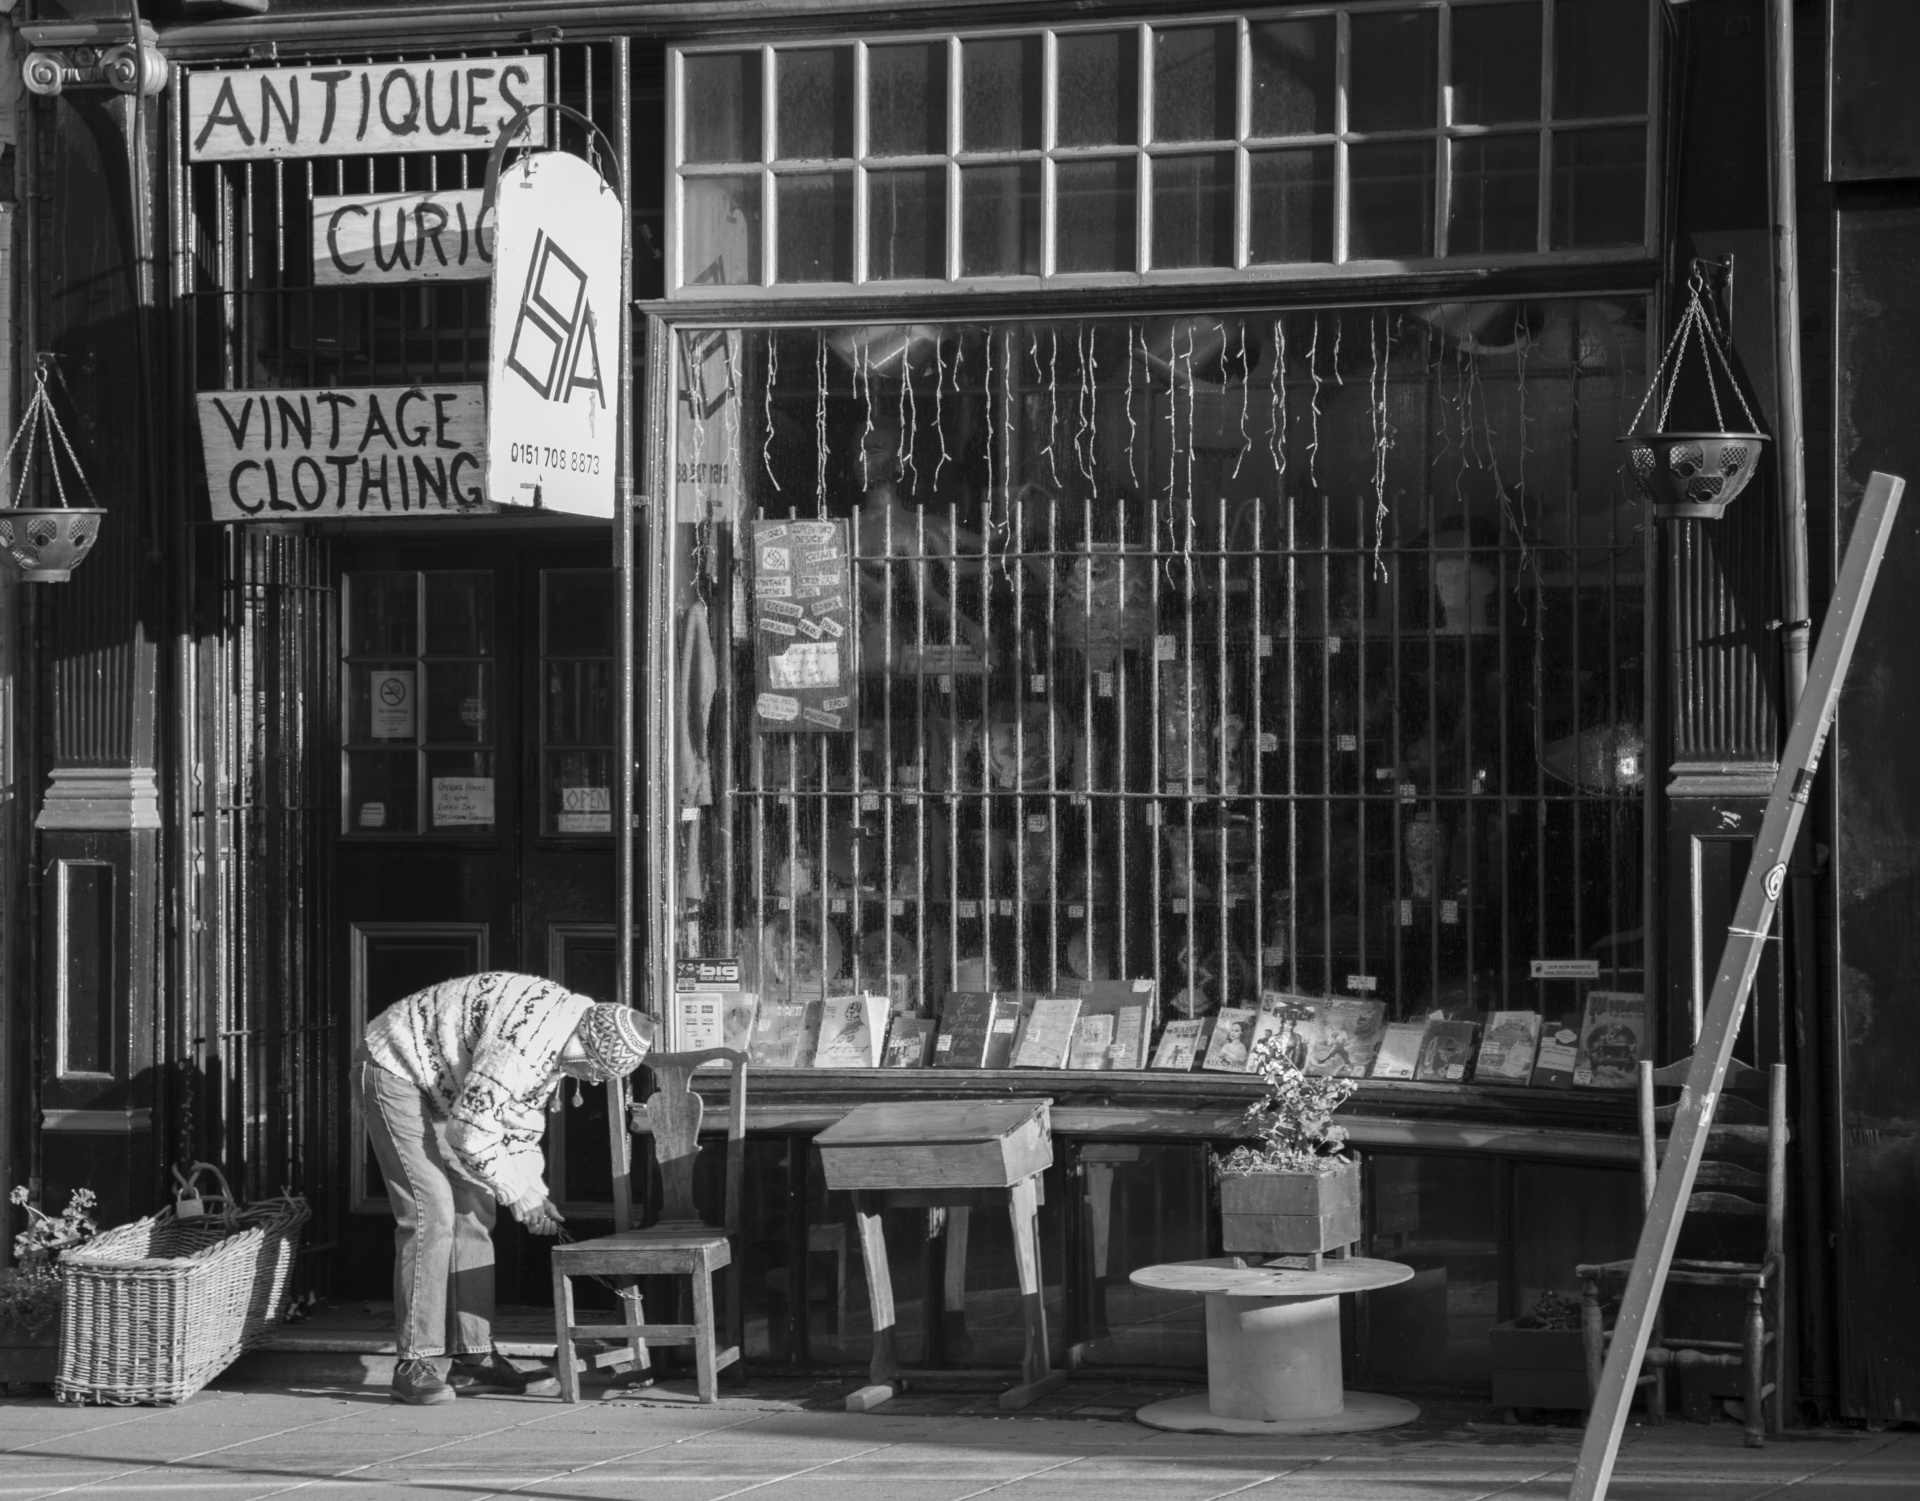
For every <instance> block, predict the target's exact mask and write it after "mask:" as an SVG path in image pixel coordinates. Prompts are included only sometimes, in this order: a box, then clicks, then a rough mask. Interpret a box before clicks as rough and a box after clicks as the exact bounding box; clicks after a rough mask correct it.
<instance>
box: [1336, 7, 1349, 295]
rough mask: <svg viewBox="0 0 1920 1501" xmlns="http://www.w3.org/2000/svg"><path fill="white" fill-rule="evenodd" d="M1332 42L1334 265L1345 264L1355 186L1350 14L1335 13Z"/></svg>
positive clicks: (1343, 12)
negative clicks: (1350, 141)
mask: <svg viewBox="0 0 1920 1501" xmlns="http://www.w3.org/2000/svg"><path fill="white" fill-rule="evenodd" d="M1333 36H1334V41H1333V138H1334V139H1333V263H1334V265H1336V266H1341V265H1345V264H1346V260H1347V217H1348V211H1349V205H1350V202H1351V199H1352V183H1351V180H1350V174H1349V173H1348V170H1347V69H1348V65H1349V63H1350V62H1351V60H1352V51H1353V35H1352V28H1351V27H1350V26H1349V25H1348V22H1347V13H1346V12H1345V11H1344V10H1342V11H1336V12H1335V13H1334V32H1333Z"/></svg>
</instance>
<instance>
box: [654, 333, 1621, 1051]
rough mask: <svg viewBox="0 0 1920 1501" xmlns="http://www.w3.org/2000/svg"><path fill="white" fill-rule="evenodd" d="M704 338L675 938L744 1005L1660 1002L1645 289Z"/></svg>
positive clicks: (1146, 1031) (688, 469)
mask: <svg viewBox="0 0 1920 1501" xmlns="http://www.w3.org/2000/svg"><path fill="white" fill-rule="evenodd" d="M676 337H677V338H678V341H679V343H678V357H677V361H676V365H677V377H676V378H677V382H678V391H677V400H676V402H675V407H674V432H673V435H672V440H671V441H672V444H673V450H672V451H673V455H674V466H675V473H676V487H675V507H676V512H675V515H676V519H677V523H678V529H677V538H678V546H677V552H676V561H675V563H674V565H673V568H674V574H675V577H674V579H673V583H672V589H673V593H672V598H673V600H674V620H673V633H674V634H673V642H674V645H673V648H672V656H673V661H672V663H671V664H670V666H671V669H672V672H673V674H674V677H675V680H676V681H675V686H674V688H673V689H672V691H671V695H670V701H671V702H673V703H674V704H675V706H676V708H675V722H674V725H673V728H672V749H671V763H672V764H673V765H674V766H675V768H676V772H675V774H676V778H677V786H678V801H679V804H680V819H679V821H678V823H677V824H676V825H675V826H676V828H677V829H678V831H679V840H680V843H679V848H678V851H677V855H676V858H675V860H674V862H673V872H672V877H671V879H672V882H673V886H674V889H675V895H674V902H675V916H676V920H677V923H678V932H677V937H678V948H679V955H680V957H682V958H687V957H690V956H696V955H729V956H735V957H738V958H739V959H740V960H741V961H742V963H743V968H744V974H743V976H742V984H743V987H744V988H745V989H747V990H749V991H752V992H754V993H756V994H758V996H759V997H760V999H761V1004H762V1010H763V1020H764V1016H765V1008H766V1007H767V1006H768V1005H769V1004H770V1003H773V1002H781V1003H800V1002H805V1001H816V1002H824V1003H825V1004H826V1005H827V1007H828V1008H829V1010H828V1017H827V1023H826V1024H827V1025H828V1026H829V1027H831V1026H833V1025H834V1024H835V1023H834V1016H835V1014H836V1013H834V1011H833V1009H832V1008H833V1007H834V1006H835V1005H836V1004H837V1003H836V1000H835V998H836V997H845V996H849V995H851V996H868V997H871V998H872V999H870V1000H868V1001H867V1002H866V1003H865V1004H866V1007H867V1011H868V1012H869V1015H868V1016H867V1017H866V1018H865V1022H866V1023H867V1025H868V1028H869V1030H870V1031H871V1032H872V1034H873V1036H872V1037H871V1038H870V1039H869V1040H868V1042H867V1043H866V1044H863V1045H864V1046H867V1047H869V1049H870V1056H869V1057H867V1058H866V1059H865V1060H864V1062H865V1063H867V1064H871V1063H872V1062H873V1061H874V1059H876V1058H877V1057H878V1056H880V1038H879V1034H880V1033H881V1032H883V1031H885V1030H887V1026H886V1023H885V1022H884V1021H883V1020H882V1019H880V1018H879V1017H877V1016H875V1015H872V1014H871V1013H873V1012H875V1011H876V1010H877V1009H878V1007H879V1005H880V998H885V1005H886V1007H887V1008H888V1009H890V1010H891V1011H892V1012H894V1013H895V1014H897V1015H898V1016H900V1017H902V1018H906V1019H910V1020H912V1021H913V1022H915V1023H916V1024H917V1025H920V1026H921V1027H922V1028H923V1030H924V1031H925V1032H927V1033H928V1034H930V1035H929V1036H928V1037H925V1038H923V1039H922V1041H923V1042H924V1043H925V1045H926V1046H925V1048H924V1049H923V1056H922V1057H921V1058H920V1059H918V1060H916V1059H914V1058H913V1057H910V1056H909V1054H911V1052H912V1049H911V1048H907V1049H904V1050H903V1051H902V1053H901V1056H900V1057H899V1059H898V1060H895V1061H898V1062H901V1063H912V1062H914V1061H924V1058H925V1057H930V1056H934V1050H936V1049H938V1048H939V1046H940V1044H939V1041H938V1038H939V1037H940V1036H944V1035H946V1033H947V1032H948V1031H952V1030H954V1029H955V1026H956V1024H955V1023H954V1021H953V1019H952V1018H951V1017H948V1018H947V1019H946V1020H945V1021H942V1020H939V1019H937V1018H936V1013H937V1012H939V1011H940V1009H941V1008H942V1007H943V1005H946V1004H947V1003H948V999H949V997H950V996H951V995H953V994H956V993H965V994H976V993H1004V994H1006V995H1008V996H1010V997H1014V998H1024V1002H1031V1001H1032V1000H1033V998H1034V997H1038V996H1047V995H1058V994H1067V993H1073V994H1079V995H1081V996H1083V997H1085V998H1086V1003H1085V1004H1086V1011H1087V1014H1089V1015H1092V1014H1094V1013H1095V1012H1096V1011H1097V1010H1099V1009H1102V1008H1103V1007H1104V1008H1105V1009H1109V1010H1112V1011H1113V1012H1114V1013H1115V1020H1114V1022H1113V1023H1112V1025H1111V1029H1109V1028H1108V1026H1107V1024H1104V1023H1103V1024H1102V1026H1101V1028H1100V1029H1099V1031H1100V1032H1101V1033H1105V1034H1109V1035H1108V1036H1107V1040H1106V1041H1105V1042H1104V1043H1103V1044H1101V1046H1102V1047H1104V1049H1105V1050H1106V1051H1104V1052H1099V1053H1098V1056H1096V1052H1097V1050H1096V1049H1094V1048H1092V1047H1091V1046H1090V1047H1089V1049H1088V1050H1087V1052H1086V1054H1085V1056H1084V1057H1082V1058H1080V1060H1079V1062H1078V1063H1077V1064H1076V1066H1082V1067H1089V1068H1106V1067H1120V1068H1137V1067H1144V1066H1146V1065H1147V1064H1148V1063H1149V1062H1150V1061H1154V1060H1157V1059H1158V1057H1159V1048H1158V1044H1157V1042H1156V1039H1157V1038H1159V1037H1160V1034H1161V1033H1162V1032H1163V1030H1164V1029H1165V1028H1166V1027H1167V1026H1168V1024H1169V1023H1171V1022H1174V1021H1189V1022H1191V1021H1199V1020H1202V1019H1204V1018H1209V1017H1215V1018H1218V1017H1221V1016H1222V1015H1223V1013H1225V1012H1228V1011H1235V1010H1239V1009H1240V1008H1256V1007H1258V1006H1259V1005H1260V1004H1261V999H1262V997H1263V996H1269V997H1270V996H1272V995H1274V994H1286V995H1293V996H1298V997H1307V998H1315V997H1319V998H1330V997H1354V998H1359V999H1365V1000H1369V1001H1374V1002H1378V1003H1379V1005H1380V1016H1381V1017H1382V1018H1383V1019H1384V1020H1385V1021H1393V1020H1396V1019H1402V1018H1409V1017H1414V1018H1419V1017H1427V1016H1429V1015H1433V1014H1444V1015H1445V1016H1448V1017H1457V1018H1462V1019H1478V1020H1481V1021H1484V1020H1486V1019H1487V1018H1488V1017H1489V1016H1490V1014H1491V1013H1493V1012H1496V1011H1507V1010H1520V1011H1533V1012H1544V1013H1546V1014H1548V1015H1549V1016H1552V1015H1554V1014H1555V1013H1556V1012H1559V1011H1562V1010H1564V1009H1565V1005H1566V1004H1567V1003H1568V1002H1569V996H1568V994H1565V993H1563V991H1564V988H1565V986H1566V981H1565V980H1564V979H1552V980H1549V979H1547V978H1543V975H1565V974H1569V973H1573V972H1575V971H1579V972H1581V973H1584V974H1585V975H1586V976H1587V978H1588V981H1590V982H1591V983H1592V984H1594V985H1596V986H1598V987H1600V988H1602V989H1605V990H1608V991H1628V992H1631V991H1637V990H1639V989H1641V978H1640V965H1641V963H1642V960H1641V957H1640V944H1641V937H1640V934H1641V925H1642V922H1643V917H1644V913H1643V895H1642V883H1643V872H1644V860H1645V829H1644V819H1643V809H1642V803H1643V787H1644V782H1645V766H1644V724H1645V708H1646V702H1647V695H1646V674H1647V660H1646V651H1645V629H1646V609H1647V594H1646V565H1645V538H1644V533H1643V529H1642V525H1641V521H1642V513H1641V509H1640V505H1639V503H1638V502H1637V501H1636V500H1635V499H1634V498H1633V495H1632V492H1631V490H1630V487H1629V486H1628V484H1627V483H1626V478H1625V476H1624V474H1623V472H1622V469H1621V461H1620V451H1619V448H1618V445H1617V444H1616V443H1615V442H1614V441H1613V439H1614V438H1615V437H1616V435H1617V434H1618V433H1619V432H1620V431H1622V430H1623V425H1624V424H1625V422H1626V421H1627V419H1628V418H1629V416H1630V415H1631V413H1632V410H1633V403H1634V402H1635V401H1636V400H1637V399H1638V397H1639V394H1640V392H1641V390H1642V389H1643V385H1644V378H1645V374H1644V372H1645V338H1646V306H1645V303H1644V301H1643V300H1642V299H1639V298H1633V297H1628V298H1591V299H1584V300H1565V301H1545V300H1543V301H1526V302H1517V301H1503V302H1489V303H1451V304H1444V305H1437V306H1424V307H1415V306H1393V307H1373V308H1342V309H1327V310H1323V311H1318V312H1314V311H1304V312H1289V313H1286V314H1284V315H1280V316H1275V315H1272V314H1260V315H1257V316H1256V315H1252V314H1248V315H1245V316H1238V315H1232V314H1228V315H1224V316H1223V315H1216V314H1207V315H1201V316H1194V317H1184V316H1170V317H1158V318H1151V319H1145V320H1140V319H1127V318H1111V319H1097V318H1096V319H1084V320H1062V321H1057V322H1048V323H1011V322H1009V323H993V322H978V323H950V324H929V323H920V324H912V325H894V326H829V327H822V328H782V329H758V328H753V329H724V330H694V329H681V330H679V331H678V332H677V335H676ZM663 750H664V747H663ZM1561 960H1571V961H1573V962H1574V963H1573V968H1572V969H1568V968H1566V967H1564V966H1559V965H1558V964H1557V961H1561ZM1541 961H1555V963H1550V964H1548V965H1547V966H1546V968H1545V969H1544V970H1543V968H1542V964H1541ZM1555 986H1559V987H1562V989H1561V990H1556V989H1554V988H1553V987H1555ZM1129 1004H1132V1005H1138V1006H1140V1007H1142V1008H1144V1012H1145V1014H1144V1016H1131V1017H1130V1016H1129V1015H1127V1008H1128V1005H1129ZM1571 1004H1573V1005H1574V1006H1575V1008H1576V1009H1577V1008H1578V1005H1579V1000H1578V998H1577V997H1574V998H1572V1000H1571ZM1029 1010H1031V1007H1030V1006H1029ZM1009 1014H1014V1013H1009ZM1024 1014H1025V1013H1020V1015H1024ZM996 1015H997V1014H996ZM998 1019H999V1020H1004V1018H998ZM845 1020H847V1022H848V1024H849V1025H852V1024H853V1023H857V1022H860V1021H861V1020H862V1018H860V1017H858V1016H855V1017H852V1018H849V1019H845ZM818 1023H819V1018H818V1017H815V1018H813V1019H812V1020H811V1021H807V1022H805V1023H804V1024H805V1025H817V1024H818ZM1014 1025H1015V1027H1024V1025H1025V1022H1024V1021H1019V1020H1016V1022H1015V1024H1014ZM1236 1025H1237V1023H1236ZM856 1030H857V1029H856ZM894 1030H895V1031H897V1032H904V1031H909V1030H911V1029H910V1028H906V1027H903V1026H901V1025H900V1024H898V1023H896V1024H895V1025H894ZM1008 1030H1009V1031H1012V1030H1013V1028H1009V1029H1008ZM1136 1034H1138V1035H1136ZM1116 1038H1117V1040H1116ZM830 1040H831V1039H830V1038H829V1037H828V1036H827V1035H826V1034H825V1033H823V1034H821V1036H820V1037H819V1038H818V1039H816V1041H815V1043H814V1044H806V1043H805V1042H804V1041H803V1043H802V1044H801V1046H800V1053H799V1055H798V1056H797V1057H796V1058H795V1059H793V1060H784V1059H781V1058H765V1059H763V1060H762V1061H763V1062H780V1061H797V1062H799V1063H805V1062H806V1061H807V1060H806V1056H805V1053H806V1047H807V1046H809V1045H813V1046H817V1048H825V1047H826V1046H827V1044H828V1042H829V1041H830ZM1008 1040H1009V1041H1011V1040H1012V1039H1011V1038H1009V1039H1008ZM1236 1041H1237V1043H1238V1045H1239V1047H1238V1052H1237V1053H1234V1047H1235V1042H1236ZM1245 1041H1246V1039H1245V1038H1244V1037H1241V1038H1238V1039H1235V1040H1233V1041H1230V1042H1229V1043H1228V1044H1227V1046H1226V1052H1227V1053H1229V1054H1234V1056H1233V1057H1231V1058H1228V1059H1227V1060H1226V1063H1227V1064H1228V1065H1232V1064H1235V1063H1237V1065H1238V1066H1244V1063H1245V1048H1244V1043H1245ZM1199 1045H1200V1047H1201V1048H1202V1057H1203V1058H1204V1057H1207V1056H1209V1055H1207V1054H1206V1052H1205V1049H1206V1047H1207V1043H1206V1042H1205V1040H1204V1038H1203V1039H1202V1040H1201V1042H1200V1044H1199ZM955 1046H958V1044H956V1045H955ZM966 1046H967V1049H968V1050H971V1049H972V1046H973V1044H972V1042H971V1041H968V1042H967V1043H966ZM1047 1056H1048V1055H1047V1054H1046V1053H1045V1052H1044V1051H1042V1052H1036V1053H1035V1054H1034V1055H1033V1056H1032V1057H1030V1058H1028V1059H1027V1060H1026V1062H1028V1063H1033V1062H1035V1061H1036V1060H1038V1059H1044V1058H1046V1057H1047ZM833 1058H834V1061H835V1062H836V1063H839V1064H847V1063H856V1064H857V1063H859V1062H860V1060H858V1059H857V1058H856V1057H854V1056H852V1055H849V1056H845V1057H842V1056H838V1055H833ZM1170 1060H1171V1061H1170V1063H1169V1066H1176V1067H1177V1066H1194V1064H1195V1062H1197V1061H1198V1060H1196V1059H1193V1058H1191V1057H1190V1058H1189V1059H1188V1060H1187V1061H1186V1063H1184V1064H1183V1063H1181V1062H1180V1059H1179V1054H1178V1051H1177V1050H1176V1052H1175V1053H1174V1054H1172V1055H1170ZM942 1061H947V1060H942ZM976 1061H977V1062H980V1063H984V1064H985V1065H986V1066H1004V1065H1005V1064H1006V1063H1007V1062H1009V1061H1011V1062H1014V1063H1016V1064H1017V1063H1020V1062H1021V1061H1022V1060H1021V1059H1020V1058H1018V1057H1014V1058H1011V1059H1010V1058H1009V1057H1008V1056H1007V1054H1006V1053H1005V1052H1004V1050H1001V1051H998V1052H996V1051H995V1050H994V1049H993V1047H992V1046H989V1047H988V1048H987V1050H986V1051H984V1052H982V1053H980V1054H979V1055H978V1058H977V1060H976ZM820 1063H821V1066H825V1063H824V1057H823V1058H822V1059H821V1060H820ZM1053 1066H1058V1065H1057V1063H1056V1064H1055V1065H1053ZM1214 1066H1223V1065H1221V1064H1220V1062H1219V1061H1218V1060H1214ZM1456 1077H1458V1076H1456ZM1521 1082H1525V1081H1524V1079H1523V1080H1522V1081H1521Z"/></svg>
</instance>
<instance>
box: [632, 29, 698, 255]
mask: <svg viewBox="0 0 1920 1501" xmlns="http://www.w3.org/2000/svg"><path fill="white" fill-rule="evenodd" d="M667 115H668V118H667V131H668V140H669V141H670V142H671V143H672V157H673V180H672V181H671V182H669V183H668V184H667V244H666V252H667V290H668V291H669V292H677V291H679V290H680V289H681V288H682V287H684V286H685V285H686V284H687V257H686V251H685V249H684V248H683V244H684V242H685V240H686V237H687V231H686V220H687V176H686V161H687V57H686V54H685V53H684V52H680V51H678V50H677V49H676V50H674V51H672V52H669V53H668V54H667ZM629 191H631V190H629Z"/></svg>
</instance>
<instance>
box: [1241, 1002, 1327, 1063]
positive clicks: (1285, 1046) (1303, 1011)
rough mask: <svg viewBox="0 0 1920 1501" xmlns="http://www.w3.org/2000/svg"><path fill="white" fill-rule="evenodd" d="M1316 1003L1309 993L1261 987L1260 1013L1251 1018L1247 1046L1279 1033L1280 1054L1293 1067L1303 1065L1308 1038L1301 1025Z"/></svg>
mask: <svg viewBox="0 0 1920 1501" xmlns="http://www.w3.org/2000/svg"><path fill="white" fill-rule="evenodd" d="M1318 1005H1319V1002H1318V1001H1316V1000H1315V999H1314V998H1313V997H1312V996H1306V995H1295V994H1293V993H1292V992H1291V991H1286V990H1263V991H1262V992H1261V993H1260V1014H1259V1016H1258V1017H1256V1018H1255V1020H1254V1024H1253V1040H1252V1042H1251V1043H1250V1044H1249V1045H1248V1046H1249V1050H1251V1049H1252V1048H1254V1047H1257V1046H1258V1045H1259V1044H1261V1043H1262V1042H1265V1041H1266V1040H1267V1039H1268V1038H1269V1037H1278V1038H1279V1039H1280V1044H1279V1046H1280V1051H1281V1055H1282V1056H1283V1057H1285V1058H1286V1059H1288V1061H1290V1062H1291V1063H1292V1064H1293V1066H1294V1067H1295V1068H1305V1067H1306V1066H1307V1039H1306V1035H1305V1033H1304V1032H1303V1031H1302V1028H1303V1027H1304V1026H1305V1025H1306V1024H1307V1023H1308V1022H1310V1021H1312V1019H1313V1017H1314V1014H1315V1008H1316V1007H1317V1006H1318Z"/></svg>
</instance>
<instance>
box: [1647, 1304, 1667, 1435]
mask: <svg viewBox="0 0 1920 1501" xmlns="http://www.w3.org/2000/svg"><path fill="white" fill-rule="evenodd" d="M1666 1339H1667V1306H1666V1304H1664V1303H1662V1304H1661V1305H1660V1306H1659V1307H1658V1308H1656V1309H1654V1311H1653V1337H1652V1338H1651V1339H1650V1340H1648V1342H1647V1348H1648V1349H1650V1350H1658V1349H1662V1348H1664V1346H1665V1345H1666ZM1667 1370H1668V1367H1666V1366H1664V1365H1657V1366H1655V1367H1654V1368H1653V1383H1652V1385H1651V1386H1649V1387H1648V1388H1647V1422H1648V1423H1649V1424H1651V1425H1652V1426H1653V1427H1656V1428H1657V1427H1659V1426H1660V1424H1662V1423H1664V1422H1666V1420H1667Z"/></svg>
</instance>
